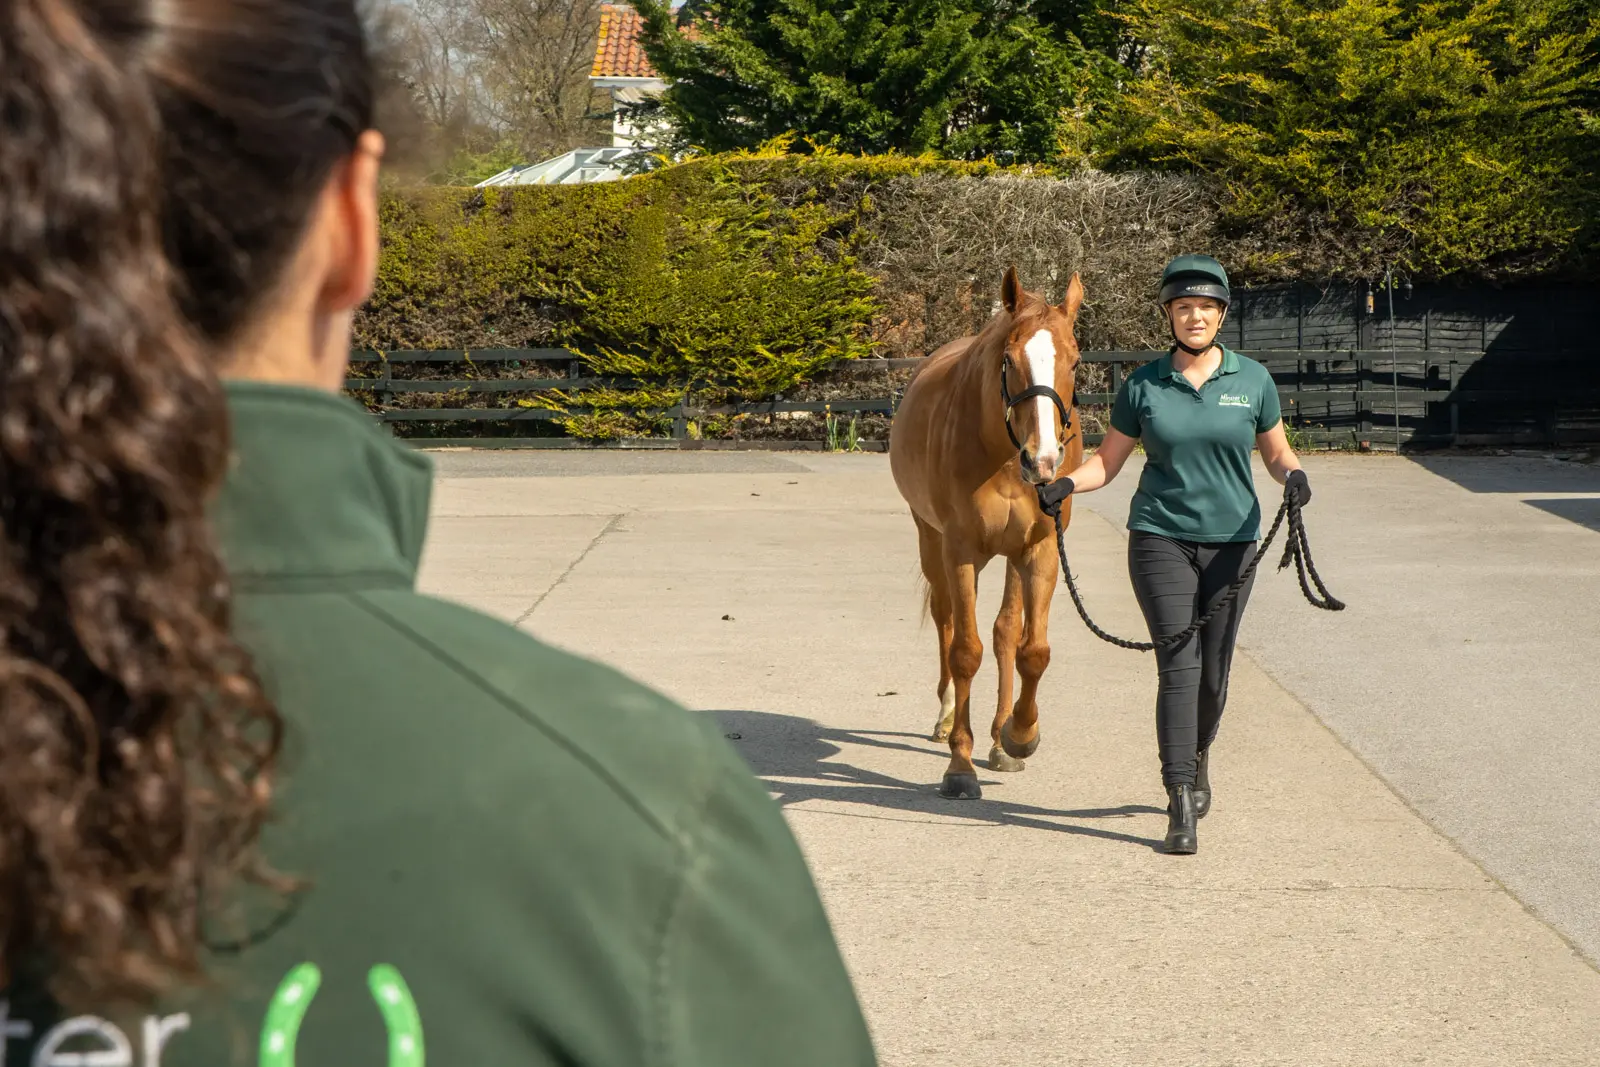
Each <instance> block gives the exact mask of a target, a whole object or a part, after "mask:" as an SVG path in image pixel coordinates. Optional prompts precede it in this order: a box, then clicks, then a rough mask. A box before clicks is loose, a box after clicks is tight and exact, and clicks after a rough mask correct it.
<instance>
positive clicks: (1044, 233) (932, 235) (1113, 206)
mask: <svg viewBox="0 0 1600 1067" xmlns="http://www.w3.org/2000/svg"><path fill="white" fill-rule="evenodd" d="M788 147H789V146H788V145H786V144H783V143H780V144H776V145H773V146H769V148H767V149H765V150H763V151H761V152H753V153H743V154H736V155H729V156H717V157H703V158H700V159H695V160H691V161H689V162H686V163H681V164H677V165H674V166H667V167H663V168H661V169H658V170H654V171H651V172H649V173H646V174H641V175H638V176H635V177H631V178H628V179H626V180H622V181H614V182H602V183H596V184H589V185H579V186H554V187H548V186H533V187H527V186H524V187H513V188H500V189H494V188H491V189H487V190H472V189H440V188H431V189H416V190H395V191H391V192H390V193H388V194H387V195H386V196H385V199H384V202H383V207H382V225H383V255H382V258H381V262H380V265H379V276H378V282H377V288H376V291H375V292H374V295H373V298H372V300H371V301H370V303H369V304H368V305H367V307H366V308H365V309H364V310H363V311H362V312H361V313H360V315H358V317H357V320H356V336H355V341H356V345H357V346H358V347H361V348H369V349H377V350H380V351H382V350H386V349H397V348H422V349H448V348H462V349H471V348H523V347H546V346H563V347H568V348H571V349H573V350H575V351H577V352H579V353H581V354H582V358H583V359H584V361H585V362H586V363H587V364H588V366H589V369H590V370H591V371H592V372H593V373H594V374H595V375H597V376H601V377H615V378H624V379H630V380H633V381H635V382H637V383H638V388H637V389H634V390H630V391H628V392H626V393H619V392H615V391H611V390H590V391H587V392H584V393H577V394H559V393H554V394H543V395H539V396H534V397H529V396H528V395H526V394H524V395H523V396H522V397H521V398H520V399H518V398H516V397H515V394H513V395H512V396H509V397H508V396H504V395H499V396H492V395H479V396H475V397H474V398H472V399H470V400H469V401H467V402H468V403H478V404H496V405H506V406H513V405H521V406H525V407H526V406H539V407H546V408H552V409H555V410H557V411H560V412H568V411H571V412H573V413H572V414H570V415H569V416H568V417H565V418H562V419H561V420H559V422H558V425H560V426H561V427H562V428H563V429H565V431H566V432H568V433H571V434H575V435H578V436H583V437H594V438H604V437H618V436H633V435H640V434H645V435H649V434H656V433H661V432H664V430H665V425H664V422H663V421H662V420H661V419H660V418H659V417H657V418H649V417H645V416H641V415H637V414H633V413H630V410H629V409H631V408H633V407H635V406H637V405H639V404H640V403H641V401H643V402H646V403H648V404H650V405H654V406H659V407H663V408H664V407H667V406H670V405H671V404H672V403H675V402H676V401H677V400H678V399H680V398H682V397H683V396H685V395H686V393H691V392H692V394H693V395H694V397H695V398H696V399H697V400H708V401H716V400H731V399H761V398H767V397H772V396H775V395H781V394H783V393H784V392H785V391H790V390H793V389H794V388H795V387H796V386H797V385H799V384H800V383H802V382H805V381H807V380H808V379H810V378H812V377H813V376H814V375H815V374H816V373H817V372H818V371H819V369H821V368H823V367H825V366H826V365H828V364H830V363H834V362H836V361H839V360H849V359H853V358H856V357H859V356H863V355H867V354H869V353H870V354H877V355H886V356H905V355H919V354H921V353H923V352H924V351H931V350H932V349H933V348H935V347H937V346H938V345H940V344H942V343H944V342H945V341H948V340H950V339H952V338H954V337H958V336H961V335H963V334H965V333H969V332H972V331H974V330H976V329H977V328H978V327H980V326H981V325H982V323H983V322H984V321H986V320H987V319H988V318H989V316H990V315H991V314H992V313H993V310H994V308H995V304H996V301H997V299H998V293H999V284H1000V278H1001V275H1002V273H1003V271H1004V270H1005V268H1006V267H1007V266H1008V265H1011V264H1015V265H1016V266H1017V267H1018V268H1019V270H1020V271H1021V273H1022V277H1023V282H1024V285H1025V286H1027V287H1028V288H1030V289H1034V290H1041V291H1043V292H1044V293H1045V294H1046V295H1047V296H1048V297H1049V298H1051V299H1052V300H1054V299H1059V297H1060V296H1061V293H1062V292H1063V290H1064V289H1065V287H1066V283H1067V280H1068V279H1069V278H1070V276H1071V274H1072V272H1073V271H1079V272H1081V273H1082V275H1083V278H1084V284H1085V289H1086V300H1085V304H1084V308H1083V312H1082V316H1081V319H1080V328H1079V342H1080V344H1081V345H1082V346H1083V347H1084V348H1086V349H1108V348H1109V349H1138V348H1145V347H1159V346H1162V345H1164V344H1165V341H1166V331H1165V327H1164V324H1163V323H1162V321H1161V317H1160V313H1159V309H1158V308H1157V307H1156V304H1155V301H1154V290H1155V283H1156V279H1157V278H1158V277H1159V274H1160V270H1161V267H1162V265H1163V264H1164V263H1165V261H1166V260H1167V259H1168V258H1169V257H1171V256H1172V255H1175V254H1177V253H1179V252H1188V251H1201V252H1209V253H1211V254H1213V255H1216V256H1218V258H1220V259H1222V260H1223V261H1224V262H1225V263H1227V264H1228V266H1229V268H1230V271H1231V272H1232V273H1233V275H1234V276H1235V278H1236V280H1237V281H1238V283H1240V284H1260V283H1264V282H1272V281H1281V280H1288V279H1290V278H1291V277H1292V276H1293V274H1294V271H1295V268H1296V266H1297V264H1298V263H1300V262H1303V261H1305V259H1306V257H1307V256H1308V255H1311V256H1313V258H1315V259H1316V260H1317V261H1319V262H1322V263H1324V264H1326V263H1327V262H1329V259H1328V254H1329V249H1333V248H1336V247H1337V242H1336V241H1334V240H1332V239H1330V238H1318V236H1317V235H1316V233H1315V232H1314V231H1313V230H1312V229H1310V228H1309V227H1300V226H1298V225H1296V224H1295V220H1293V219H1280V220H1278V221H1277V223H1276V224H1275V226H1274V227H1273V232H1272V234H1271V235H1269V236H1262V235H1260V234H1251V233H1242V234H1241V233H1230V232H1228V231H1227V229H1226V223H1225V222H1224V221H1223V220H1225V219H1226V218H1227V217H1228V212H1227V210H1226V209H1227V207H1228V201H1227V199H1226V197H1227V194H1226V193H1225V192H1224V191H1223V190H1221V189H1220V188H1218V187H1216V186H1213V185H1210V184H1207V183H1206V182H1205V181H1203V180H1199V179H1195V178H1189V177H1178V176H1163V175H1150V174H1118V175H1109V174H1104V173H1100V172H1094V171H1083V172H1078V173H1074V174H1066V175H1057V174H1051V173H1048V172H1041V171H1031V170H1006V169H1002V168H998V167H996V166H993V165H988V164H968V163H960V162H952V161H940V160H934V159H931V158H909V157H901V156H885V157H866V158H863V157H848V156H841V155H836V154H833V153H830V152H827V151H813V152H811V153H808V154H804V155H797V154H792V153H791V152H789V151H788ZM1319 240H1321V241H1322V244H1320V245H1319V244H1318V241H1319ZM426 373H428V374H430V375H434V374H437V375H442V376H445V377H458V378H459V377H473V376H477V373H476V372H475V371H474V370H473V369H472V368H468V367H457V368H453V369H447V368H445V367H442V366H439V365H435V366H433V367H432V368H429V370H428V371H427V372H426ZM513 373H514V372H513ZM528 373H529V375H530V376H538V373H541V372H535V371H534V370H532V369H530V370H529V372H528ZM1085 384H1087V385H1088V387H1090V388H1093V387H1094V385H1095V384H1096V383H1085ZM461 400H462V398H455V399H454V400H452V402H451V403H450V404H448V405H446V406H453V407H454V406H461ZM406 403H409V404H411V405H414V406H438V405H439V404H441V403H443V401H442V400H441V399H439V398H438V397H434V398H433V399H429V397H428V395H427V394H411V395H410V396H409V397H408V399H407V400H406Z"/></svg>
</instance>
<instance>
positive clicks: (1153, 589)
mask: <svg viewBox="0 0 1600 1067" xmlns="http://www.w3.org/2000/svg"><path fill="white" fill-rule="evenodd" d="M1255 552H1256V543H1255V542H1254V541H1243V542H1230V543H1226V544H1200V543H1197V542H1194V541H1179V540H1176V539H1174V538H1171V537H1162V536H1161V535H1159V534H1151V533H1142V532H1140V531H1138V530H1135V531H1133V532H1132V534H1131V535H1130V536H1129V538H1128V574H1129V575H1130V576H1131V577H1132V579H1133V592H1134V595H1135V596H1137V597H1138V598H1139V607H1140V608H1141V609H1142V610H1143V611H1144V619H1145V624H1146V625H1147V626H1148V627H1149V629H1150V639H1151V640H1152V641H1154V640H1157V639H1158V638H1161V637H1164V636H1166V635H1168V634H1175V633H1180V632H1182V631H1183V630H1185V629H1187V628H1188V627H1190V626H1192V625H1194V621H1195V620H1196V619H1198V618H1199V617H1200V616H1201V615H1204V614H1205V613H1206V612H1207V611H1209V610H1210V608H1211V605H1213V604H1215V603H1216V602H1217V601H1218V600H1219V599H1221V597H1222V595H1223V593H1224V592H1226V591H1227V588H1228V586H1229V585H1231V584H1232V583H1233V582H1235V581H1236V580H1238V577H1239V575H1240V574H1242V573H1244V569H1245V567H1246V566H1248V565H1249V563H1250V559H1251V557H1252V556H1254V555H1255ZM1254 584H1255V576H1254V575H1251V578H1250V581H1249V582H1246V583H1245V587H1244V588H1243V589H1241V590H1240V591H1239V596H1238V599H1236V600H1235V601H1234V602H1233V603H1232V604H1230V605H1228V606H1227V607H1226V608H1224V609H1223V610H1222V611H1220V612H1218V613H1217V615H1216V617H1215V618H1213V619H1212V620H1211V621H1210V622H1208V623H1207V624H1206V625H1205V628H1204V629H1202V630H1201V631H1200V632H1199V634H1197V635H1196V637H1191V638H1189V639H1188V640H1187V641H1184V642H1183V643H1182V644H1179V645H1176V646H1169V647H1167V648H1158V649H1156V668H1157V669H1158V670H1159V671H1160V672H1161V685H1160V689H1159V690H1158V691H1157V695H1156V741H1157V743H1158V744H1159V745H1160V748H1161V780H1162V782H1163V783H1164V784H1166V785H1175V784H1178V783H1180V782H1181V783H1187V784H1189V785H1193V784H1194V775H1195V761H1196V758H1197V755H1198V753H1200V752H1203V751H1205V750H1206V749H1207V748H1208V747H1210V745H1211V742H1212V741H1213V740H1215V739H1216V736H1217V725H1218V723H1220V722H1221V721H1222V707H1223V705H1224V704H1226V703H1227V700H1228V670H1229V668H1231V667H1232V666H1233V641H1234V638H1235V637H1237V636H1238V633H1239V620H1240V619H1241V618H1243V617H1244V607H1245V602H1246V601H1247V600H1249V599H1250V587H1251V586H1252V585H1254ZM1196 638H1198V640H1196Z"/></svg>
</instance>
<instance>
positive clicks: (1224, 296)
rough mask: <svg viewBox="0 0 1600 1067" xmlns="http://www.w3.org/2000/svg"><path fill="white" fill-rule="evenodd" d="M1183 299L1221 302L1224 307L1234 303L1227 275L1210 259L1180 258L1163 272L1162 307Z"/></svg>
mask: <svg viewBox="0 0 1600 1067" xmlns="http://www.w3.org/2000/svg"><path fill="white" fill-rule="evenodd" d="M1180 296H1203V297H1209V298H1210V299H1212V300H1219V301H1221V302H1222V305H1223V306H1224V307H1226V306H1228V305H1229V304H1232V303H1233V297H1232V296H1231V295H1230V294H1229V292H1228V272H1227V271H1225V270H1223V269H1222V264H1221V263H1218V262H1217V261H1216V260H1214V259H1212V258H1211V257H1210V256H1177V257H1175V258H1174V259H1173V260H1172V262H1170V263H1168V264H1167V269H1166V270H1164V271H1162V272H1161V306H1162V307H1166V306H1167V305H1168V304H1170V303H1172V302H1173V301H1174V300H1176V299H1178V298H1179V297H1180Z"/></svg>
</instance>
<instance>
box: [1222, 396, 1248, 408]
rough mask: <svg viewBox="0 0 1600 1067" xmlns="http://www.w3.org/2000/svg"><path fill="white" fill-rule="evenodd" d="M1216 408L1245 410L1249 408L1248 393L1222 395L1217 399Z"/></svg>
mask: <svg viewBox="0 0 1600 1067" xmlns="http://www.w3.org/2000/svg"><path fill="white" fill-rule="evenodd" d="M1217 406H1218V407H1224V408H1247V407H1249V406H1250V396H1249V394H1248V393H1223V394H1222V395H1221V396H1219V397H1217Z"/></svg>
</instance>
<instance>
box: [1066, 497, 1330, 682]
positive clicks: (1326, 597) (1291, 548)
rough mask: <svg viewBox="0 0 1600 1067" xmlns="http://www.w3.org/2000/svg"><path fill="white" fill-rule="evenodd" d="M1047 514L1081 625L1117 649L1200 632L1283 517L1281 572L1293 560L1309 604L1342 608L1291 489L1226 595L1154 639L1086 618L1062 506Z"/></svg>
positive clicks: (1252, 568)
mask: <svg viewBox="0 0 1600 1067" xmlns="http://www.w3.org/2000/svg"><path fill="white" fill-rule="evenodd" d="M1048 514H1050V515H1051V516H1052V517H1053V518H1054V519H1055V521H1056V551H1057V552H1058V553H1060V555H1061V573H1062V574H1064V575H1066V576H1067V592H1069V593H1071V594H1072V606H1073V607H1075V608H1077V609H1078V617H1079V618H1081V619H1082V620H1083V624H1084V625H1085V626H1087V627H1088V628H1089V632H1090V633H1092V634H1094V635H1095V636H1096V637H1098V638H1100V640H1102V641H1109V642H1110V643H1111V644H1113V645H1116V646H1118V647H1119V648H1131V649H1133V650H1134V651H1135V652H1149V651H1152V650H1153V649H1157V648H1167V647H1169V646H1171V645H1179V644H1182V643H1183V642H1185V641H1187V640H1189V638H1191V637H1193V636H1194V635H1195V634H1197V633H1199V632H1200V629H1201V628H1202V627H1203V626H1205V624H1206V623H1208V622H1210V621H1211V619H1212V618H1213V617H1214V616H1215V615H1216V614H1217V612H1219V611H1221V610H1222V609H1223V608H1225V607H1227V606H1228V605H1229V604H1232V603H1233V602H1234V601H1235V600H1237V599H1238V598H1239V592H1240V590H1242V589H1243V588H1244V587H1245V584H1246V583H1247V582H1249V581H1250V576H1251V575H1253V574H1255V572H1256V565H1257V564H1258V563H1260V562H1261V560H1262V558H1263V557H1264V556H1266V554H1267V549H1268V548H1270V547H1271V546H1272V539H1273V538H1274V537H1276V536H1278V528H1279V527H1280V526H1282V525H1283V520H1284V519H1285V518H1286V517H1287V518H1288V520H1289V541H1288V543H1287V544H1285V545H1284V547H1283V559H1282V560H1280V561H1279V563H1278V569H1279V570H1280V571H1281V570H1283V569H1284V568H1285V567H1287V566H1288V565H1289V561H1290V560H1293V561H1294V564H1295V569H1296V571H1297V572H1298V573H1299V575H1300V591H1301V592H1303V593H1304V594H1305V596H1306V600H1307V601H1309V602H1310V604H1311V606H1312V607H1315V608H1321V609H1322V610H1324V611H1343V610H1344V602H1343V601H1342V600H1338V599H1336V598H1335V597H1334V595H1333V594H1332V593H1330V592H1328V587H1327V586H1325V585H1323V584H1322V576H1321V575H1319V574H1318V573H1317V567H1316V564H1315V563H1313V562H1312V559H1311V542H1310V541H1308V540H1307V539H1306V526H1305V520H1304V518H1302V517H1301V514H1300V502H1299V500H1298V499H1296V498H1295V496H1294V492H1293V490H1289V489H1285V490H1284V494H1283V506H1282V507H1280V508H1279V509H1278V517H1277V518H1276V519H1274V520H1272V529H1271V530H1269V531H1268V532H1267V536H1266V538H1265V539H1264V540H1263V541H1262V542H1261V548H1260V549H1259V550H1257V552H1256V554H1255V558H1254V559H1252V560H1251V561H1250V565H1249V566H1248V567H1246V568H1245V569H1244V573H1243V574H1241V575H1240V576H1239V577H1238V579H1237V580H1235V581H1234V582H1232V583H1230V584H1229V586H1228V592H1227V594H1226V595H1224V596H1223V598H1222V599H1221V600H1219V601H1217V603H1216V604H1214V605H1213V606H1212V608H1211V610H1210V611H1208V612H1206V613H1205V614H1204V615H1202V616H1200V618H1198V619H1196V620H1195V621H1194V624H1193V625H1191V626H1190V627H1189V628H1188V629H1186V630H1183V631H1182V632H1180V633H1175V634H1172V635H1170V636H1168V637H1163V638H1161V639H1160V640H1159V641H1155V642H1150V641H1128V640H1125V639H1123V638H1121V637H1113V636H1112V635H1110V634H1108V633H1106V632H1105V631H1104V630H1102V629H1100V627H1098V626H1096V625H1095V624H1094V620H1093V619H1091V618H1089V613H1088V612H1087V611H1086V610H1084V607H1083V597H1082V596H1080V595H1079V593H1078V583H1077V581H1076V580H1075V579H1074V578H1073V577H1072V567H1071V566H1070V565H1068V563H1067V528H1066V526H1065V525H1064V524H1063V523H1062V521H1061V509H1060V508H1059V507H1058V508H1056V509H1055V510H1054V511H1052V512H1049V513H1048ZM1307 574H1309V575H1310V576H1311V581H1312V582H1314V583H1315V584H1316V587H1317V592H1318V593H1321V594H1322V596H1321V597H1320V598H1319V597H1318V596H1317V595H1316V594H1314V593H1312V591H1311V586H1310V585H1309V584H1307V582H1306V575H1307Z"/></svg>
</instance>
